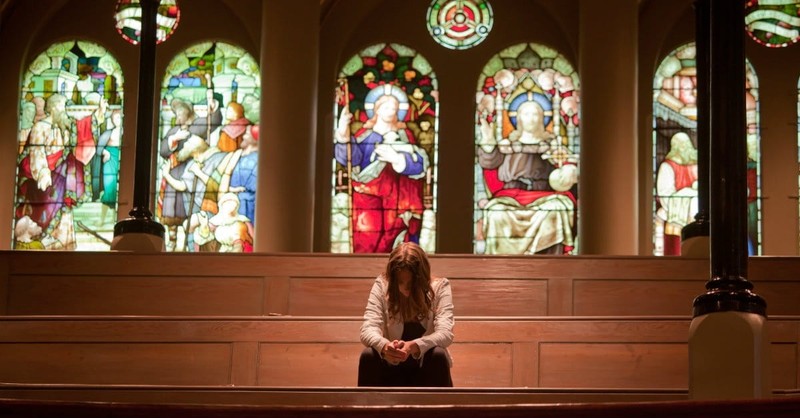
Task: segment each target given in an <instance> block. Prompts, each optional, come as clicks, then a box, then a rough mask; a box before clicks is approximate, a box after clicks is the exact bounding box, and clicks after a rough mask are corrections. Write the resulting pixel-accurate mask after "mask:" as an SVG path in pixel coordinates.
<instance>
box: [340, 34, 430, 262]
mask: <svg viewBox="0 0 800 418" xmlns="http://www.w3.org/2000/svg"><path fill="white" fill-rule="evenodd" d="M438 101H439V87H438V82H437V79H436V74H434V72H433V69H432V68H431V66H430V64H429V63H428V61H427V60H426V59H425V58H424V57H422V56H421V55H419V54H417V52H416V51H414V50H413V49H411V48H408V47H405V46H403V45H398V44H378V45H373V46H371V47H368V48H366V49H364V50H362V51H361V52H359V53H358V54H357V55H354V56H353V57H351V58H350V59H349V60H348V61H347V63H346V64H345V65H344V67H343V68H342V70H341V72H340V73H339V81H338V86H337V87H336V102H335V108H334V111H335V115H336V117H337V122H336V123H335V128H334V133H333V142H334V156H333V159H332V164H333V167H332V168H333V170H332V171H333V176H332V181H333V188H332V191H333V195H332V205H331V251H332V252H336V253H348V252H356V253H375V252H378V253H383V252H390V251H391V250H392V248H394V246H395V245H397V244H398V243H400V242H404V241H412V242H416V243H418V244H420V246H422V247H423V248H424V249H425V250H426V251H428V252H433V251H434V250H435V246H436V179H437V176H438V174H437V161H438V160H437V158H438V157H437V141H438V140H437V132H438V115H439V106H438Z"/></svg>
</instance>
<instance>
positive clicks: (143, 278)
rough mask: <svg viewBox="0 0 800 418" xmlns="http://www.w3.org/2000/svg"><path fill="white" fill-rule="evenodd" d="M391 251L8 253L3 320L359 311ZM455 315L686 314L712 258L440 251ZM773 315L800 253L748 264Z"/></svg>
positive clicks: (0, 268)
mask: <svg viewBox="0 0 800 418" xmlns="http://www.w3.org/2000/svg"><path fill="white" fill-rule="evenodd" d="M385 262H386V255H337V254H199V255H198V254H155V255H154V254H149V255H148V254H131V253H65V252H60V253H59V252H47V253H44V252H22V251H16V252H15V251H0V315H154V316H166V315H173V316H268V315H295V316H329V315H344V316H352V315H361V314H363V310H364V306H365V304H366V298H367V294H368V292H369V289H370V286H371V285H372V282H373V280H374V277H375V276H376V275H377V274H378V273H379V272H380V271H381V270H382V269H383V267H384V265H385ZM431 263H432V269H433V271H434V273H435V274H438V275H440V276H445V277H448V278H450V279H451V281H452V284H453V293H454V303H455V308H456V314H457V315H463V316H573V315H574V316H640V315H690V314H691V310H692V300H693V299H694V298H695V297H696V296H698V295H699V294H701V293H702V292H704V291H705V287H704V286H705V283H706V281H707V280H708V279H709V261H708V260H706V259H688V258H680V257H597V256H578V257H544V256H533V257H512V256H485V257H484V256H473V255H432V256H431ZM749 265H750V268H749V277H748V278H749V279H750V280H751V281H752V282H753V283H754V285H755V288H754V291H755V292H756V293H758V294H760V295H762V296H763V297H764V298H765V299H766V301H767V304H768V313H769V314H770V315H800V303H797V301H798V300H800V280H798V278H800V277H798V272H800V257H755V258H751V259H750V263H749Z"/></svg>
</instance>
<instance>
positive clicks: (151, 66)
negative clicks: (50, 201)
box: [114, 0, 164, 239]
mask: <svg viewBox="0 0 800 418" xmlns="http://www.w3.org/2000/svg"><path fill="white" fill-rule="evenodd" d="M140 4H141V6H142V30H141V39H140V42H139V94H138V100H139V101H138V103H137V119H136V150H135V155H134V157H135V160H134V161H135V166H134V181H133V208H132V209H131V211H130V212H129V213H128V215H129V217H128V218H126V219H123V220H122V221H120V222H118V223H117V224H116V225H114V236H115V237H117V236H119V235H123V234H126V233H145V234H150V235H155V236H158V237H160V238H161V239H163V238H164V227H163V226H162V225H161V224H159V223H158V222H156V221H154V220H153V214H152V213H151V212H150V209H149V206H150V199H149V192H150V177H151V171H150V160H151V157H152V156H151V152H152V144H153V120H154V118H153V109H154V105H153V102H154V100H155V99H154V91H155V63H156V15H157V11H158V4H159V0H141V1H140Z"/></svg>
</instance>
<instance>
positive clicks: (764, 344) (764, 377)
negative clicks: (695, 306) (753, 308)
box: [689, 311, 772, 400]
mask: <svg viewBox="0 0 800 418" xmlns="http://www.w3.org/2000/svg"><path fill="white" fill-rule="evenodd" d="M766 322H767V318H766V317H765V316H762V315H758V314H753V313H744V312H736V311H725V312H713V313H709V314H706V315H701V316H697V317H695V318H694V319H692V323H691V326H690V328H689V398H690V399H696V400H705V399H707V400H712V399H717V400H726V399H757V398H768V397H770V396H771V395H772V388H771V386H770V369H769V360H770V353H769V338H768V336H767V330H766Z"/></svg>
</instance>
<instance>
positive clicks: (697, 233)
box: [681, 215, 711, 258]
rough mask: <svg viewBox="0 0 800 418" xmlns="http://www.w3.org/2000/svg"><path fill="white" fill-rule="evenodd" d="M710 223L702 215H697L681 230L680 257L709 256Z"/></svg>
mask: <svg viewBox="0 0 800 418" xmlns="http://www.w3.org/2000/svg"><path fill="white" fill-rule="evenodd" d="M710 235H711V233H710V225H709V223H708V221H706V220H705V219H704V218H703V217H701V216H700V215H698V216H697V217H696V220H695V221H694V222H692V223H690V224H688V225H686V226H684V227H683V229H682V230H681V256H682V257H697V258H710V257H711V239H710V237H709V236H710Z"/></svg>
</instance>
